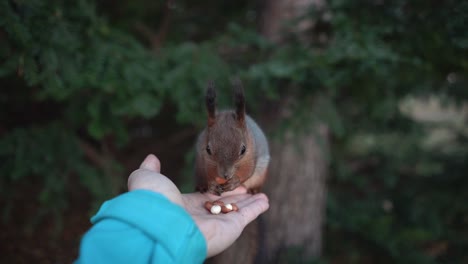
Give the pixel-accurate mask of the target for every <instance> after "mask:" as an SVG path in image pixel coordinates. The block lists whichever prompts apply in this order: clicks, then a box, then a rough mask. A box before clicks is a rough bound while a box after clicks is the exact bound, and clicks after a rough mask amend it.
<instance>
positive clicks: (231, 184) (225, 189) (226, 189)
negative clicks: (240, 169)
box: [219, 177, 241, 192]
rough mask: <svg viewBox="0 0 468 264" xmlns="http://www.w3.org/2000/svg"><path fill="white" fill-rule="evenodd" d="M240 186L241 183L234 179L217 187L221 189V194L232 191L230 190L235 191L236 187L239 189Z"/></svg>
mask: <svg viewBox="0 0 468 264" xmlns="http://www.w3.org/2000/svg"><path fill="white" fill-rule="evenodd" d="M240 184H241V182H240V181H239V179H238V178H237V177H234V178H232V179H231V180H229V181H228V182H226V183H225V184H222V185H219V186H220V187H221V189H222V190H223V192H229V191H232V190H234V189H236V188H237V187H239V185H240Z"/></svg>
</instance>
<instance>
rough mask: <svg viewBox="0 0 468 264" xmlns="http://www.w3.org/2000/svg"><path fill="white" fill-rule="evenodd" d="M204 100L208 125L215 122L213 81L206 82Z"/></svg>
mask: <svg viewBox="0 0 468 264" xmlns="http://www.w3.org/2000/svg"><path fill="white" fill-rule="evenodd" d="M205 100H206V109H207V110H208V126H212V125H214V123H215V122H216V91H215V89H214V82H213V81H209V82H208V88H207V90H206V96H205Z"/></svg>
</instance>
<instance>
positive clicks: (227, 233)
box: [128, 154, 269, 257]
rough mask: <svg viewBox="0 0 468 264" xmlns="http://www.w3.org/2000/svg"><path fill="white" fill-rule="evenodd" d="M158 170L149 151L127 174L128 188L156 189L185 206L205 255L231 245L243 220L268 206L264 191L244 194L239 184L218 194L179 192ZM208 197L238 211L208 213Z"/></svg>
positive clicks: (239, 231)
mask: <svg viewBox="0 0 468 264" xmlns="http://www.w3.org/2000/svg"><path fill="white" fill-rule="evenodd" d="M160 171H161V164H160V162H159V160H158V158H156V156H154V155H152V154H150V155H148V156H147V157H146V159H145V160H144V161H143V163H142V164H141V165H140V168H139V169H138V170H136V171H134V172H133V173H132V174H131V175H130V177H129V178H128V190H129V191H132V190H137V189H145V190H150V191H154V192H158V193H161V194H163V195H164V196H166V197H167V198H168V199H169V200H170V201H172V202H173V203H176V204H178V205H180V206H182V207H183V208H185V210H186V211H187V212H188V213H189V214H190V215H191V216H192V218H193V219H194V221H195V223H196V224H197V226H198V228H199V229H200V231H201V232H202V234H203V235H204V237H205V239H206V242H207V248H208V253H207V255H208V257H212V256H214V255H217V254H219V253H221V252H222V251H224V250H225V249H226V248H228V247H229V246H230V245H232V243H234V241H235V240H236V239H237V238H238V237H239V236H240V234H241V232H242V230H243V229H244V228H245V226H246V225H247V224H249V223H250V222H252V221H253V220H254V219H255V218H257V217H258V216H259V215H260V214H261V213H263V212H265V211H266V210H268V207H269V204H268V198H267V197H266V195H265V194H263V193H259V194H255V195H251V194H247V190H246V189H245V188H244V187H242V186H241V187H238V188H236V189H235V190H233V191H230V192H225V193H223V194H222V195H221V197H219V196H216V195H213V194H209V193H188V194H181V193H180V191H179V189H178V188H177V187H176V186H175V185H174V183H173V182H172V181H171V180H169V179H168V178H167V177H166V176H164V175H162V174H160ZM208 200H210V201H213V200H221V201H223V202H224V203H236V204H237V206H238V207H239V211H237V212H231V213H228V214H223V215H212V214H210V213H209V212H208V211H207V210H206V209H205V207H204V203H205V202H206V201H208Z"/></svg>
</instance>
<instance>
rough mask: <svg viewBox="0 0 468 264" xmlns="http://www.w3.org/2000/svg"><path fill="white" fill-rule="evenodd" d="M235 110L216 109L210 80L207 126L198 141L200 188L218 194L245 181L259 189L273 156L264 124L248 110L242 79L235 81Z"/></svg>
mask: <svg viewBox="0 0 468 264" xmlns="http://www.w3.org/2000/svg"><path fill="white" fill-rule="evenodd" d="M234 102H235V109H234V110H226V111H222V112H219V113H216V92H215V90H214V84H213V83H212V82H210V83H209V84H208V89H207V92H206V108H207V111H208V122H207V127H206V128H205V129H204V130H203V131H202V132H201V134H200V135H199V137H198V140H197V145H196V162H195V176H196V182H197V190H199V191H201V192H207V191H208V192H210V193H214V194H217V195H220V194H221V193H223V192H225V191H231V190H234V189H235V188H237V187H238V186H239V185H241V184H242V185H244V186H245V187H246V188H247V189H248V190H249V191H250V192H254V193H255V192H258V191H259V190H260V188H261V186H262V185H263V182H264V181H265V178H266V173H267V167H268V163H269V159H270V155H269V150H268V143H267V140H266V138H265V135H264V134H263V132H262V130H261V129H260V127H259V126H258V125H257V124H256V123H255V121H254V120H253V119H252V118H250V117H249V116H248V115H246V114H245V97H244V91H243V88H242V85H241V83H240V81H239V80H236V81H235V82H234Z"/></svg>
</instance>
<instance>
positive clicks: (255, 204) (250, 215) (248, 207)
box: [229, 193, 270, 225]
mask: <svg viewBox="0 0 468 264" xmlns="http://www.w3.org/2000/svg"><path fill="white" fill-rule="evenodd" d="M237 205H238V207H239V211H238V212H237V213H234V214H232V216H233V217H236V220H237V221H240V223H241V224H242V225H247V224H248V223H250V222H252V221H253V220H255V218H257V217H258V216H259V215H260V214H262V213H264V212H265V211H266V210H268V208H269V207H270V205H269V202H268V197H267V196H266V195H265V194H263V193H259V194H255V195H253V196H252V197H250V198H248V199H246V200H243V201H239V203H238V204H237ZM229 215H231V214H229Z"/></svg>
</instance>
